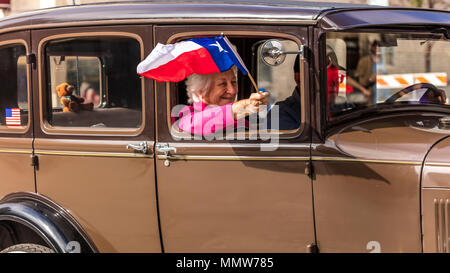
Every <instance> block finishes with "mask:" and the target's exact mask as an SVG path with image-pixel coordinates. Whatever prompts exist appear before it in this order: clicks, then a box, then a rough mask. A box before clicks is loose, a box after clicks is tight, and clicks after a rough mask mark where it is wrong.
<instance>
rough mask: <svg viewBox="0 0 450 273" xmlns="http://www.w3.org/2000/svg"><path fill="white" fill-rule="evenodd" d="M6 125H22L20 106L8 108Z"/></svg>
mask: <svg viewBox="0 0 450 273" xmlns="http://www.w3.org/2000/svg"><path fill="white" fill-rule="evenodd" d="M5 110H6V126H20V125H21V122H20V108H6V109H5Z"/></svg>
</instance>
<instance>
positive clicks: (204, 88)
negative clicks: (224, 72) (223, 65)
mask: <svg viewBox="0 0 450 273" xmlns="http://www.w3.org/2000/svg"><path fill="white" fill-rule="evenodd" d="M231 70H232V71H233V73H234V74H237V67H236V66H234V65H233V66H232V67H231ZM213 75H214V74H206V75H200V74H192V75H190V76H189V77H187V79H186V92H187V95H188V97H189V99H188V103H189V104H192V103H194V102H200V98H199V97H198V96H197V94H196V93H197V92H198V93H199V95H200V96H202V97H205V96H206V94H207V93H208V91H209V90H210V89H211V83H212V80H213Z"/></svg>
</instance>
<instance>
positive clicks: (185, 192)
mask: <svg viewBox="0 0 450 273" xmlns="http://www.w3.org/2000/svg"><path fill="white" fill-rule="evenodd" d="M282 30H283V31H282V33H280V28H277V27H270V26H264V27H249V26H242V25H239V26H213V25H209V26H183V27H171V26H158V27H156V33H155V37H156V40H155V43H162V44H168V43H174V42H177V41H181V40H185V39H188V38H195V37H204V36H216V35H221V33H225V34H226V36H227V37H228V38H229V39H230V41H231V42H232V43H233V44H234V45H235V46H236V48H237V50H238V51H240V52H239V54H240V55H241V57H242V58H243V59H244V62H245V63H246V64H247V66H248V67H249V69H251V70H252V71H253V72H252V73H254V76H255V77H256V76H258V79H257V82H258V85H259V86H260V87H263V86H264V84H265V83H266V84H268V82H269V83H270V84H272V85H270V84H269V85H266V86H264V87H267V89H268V90H270V92H272V91H274V92H273V93H274V94H280V93H277V92H276V91H277V88H278V91H279V90H282V89H285V90H284V91H286V92H285V93H286V96H289V95H290V94H291V93H293V91H292V90H293V88H294V87H293V86H294V85H295V81H294V79H293V78H294V77H293V71H292V66H293V64H294V60H295V55H294V56H291V57H289V58H288V59H289V61H287V62H286V63H285V64H284V66H283V65H282V66H280V67H284V69H286V71H287V72H285V70H280V71H278V72H277V73H278V74H277V73H275V72H274V71H272V70H271V69H272V68H271V67H265V68H263V67H262V66H260V60H259V55H258V53H257V52H258V49H259V48H260V46H261V44H262V43H263V42H264V41H266V40H269V39H282V40H284V41H288V42H287V43H288V44H293V48H294V49H296V50H299V46H300V45H301V44H302V43H305V42H306V37H307V35H306V34H307V32H306V28H293V27H285V28H282ZM284 31H285V32H286V33H289V35H288V34H284ZM252 48H253V50H252ZM252 53H254V54H252ZM252 55H253V56H254V58H253V59H252ZM255 57H258V58H255ZM250 64H251V66H250ZM299 66H300V67H299V68H300V69H301V75H302V80H303V82H302V84H301V87H300V89H301V91H300V92H301V93H300V94H301V96H300V97H299V98H298V101H297V102H296V105H297V106H296V107H298V108H296V110H297V111H299V112H301V117H300V116H299V117H298V119H299V120H298V123H299V124H300V126H298V128H295V129H294V130H284V131H283V130H281V131H282V134H281V138H280V139H279V141H278V139H277V140H274V139H270V140H267V139H266V140H265V141H264V140H262V139H260V138H259V137H256V138H252V139H249V138H250V137H249V132H248V130H247V131H246V130H243V131H241V132H242V133H243V135H241V136H243V137H242V138H240V139H239V140H237V139H236V138H235V137H236V133H235V132H233V130H232V133H231V135H228V137H230V138H227V139H228V140H224V139H222V140H220V137H219V138H218V139H209V140H208V139H207V138H205V137H203V138H202V137H201V136H200V138H198V136H196V137H195V138H194V136H192V135H190V134H188V133H186V132H180V129H179V128H176V126H175V125H174V124H175V123H174V120H176V119H177V118H178V115H177V114H175V115H173V111H174V109H176V108H177V107H178V109H180V107H183V105H187V104H188V103H187V97H186V91H185V86H184V83H183V82H180V83H178V84H173V83H172V84H168V83H156V90H157V92H156V93H157V107H156V108H157V113H158V116H157V120H158V121H157V123H158V128H157V143H156V147H157V148H156V151H157V152H156V153H157V155H156V172H157V179H158V199H159V213H160V218H161V230H162V240H163V244H164V249H165V251H166V252H305V251H309V250H310V248H308V246H310V245H312V244H314V242H315V240H314V224H313V208H312V187H311V181H310V179H309V177H308V176H307V175H305V166H306V164H307V162H309V159H310V157H309V152H310V145H309V141H310V138H309V132H310V131H309V128H308V127H307V126H306V124H307V120H309V108H308V105H309V104H307V103H305V101H308V99H309V96H308V94H307V93H306V92H305V90H306V88H307V86H308V79H307V77H305V75H304V73H305V71H308V64H307V62H305V61H304V60H302V61H301V64H300V65H299ZM250 67H252V68H250ZM253 68H254V69H253ZM238 78H239V80H238V81H239V86H240V87H239V88H240V91H239V93H240V95H239V96H240V98H242V97H245V96H248V95H249V93H250V92H248V93H247V94H244V92H245V91H249V90H250V88H251V83H250V81H249V80H248V77H242V75H240V76H238ZM285 82H289V83H290V84H291V85H290V86H289V87H281V86H284V85H283V84H284V83H285ZM294 92H295V91H294ZM280 100H282V99H281V98H280ZM300 103H301V111H300ZM300 119H301V122H300ZM178 133H181V136H178V135H177V134H178ZM264 145H268V147H271V148H273V149H270V150H269V151H268V150H265V149H264ZM266 148H267V147H266Z"/></svg>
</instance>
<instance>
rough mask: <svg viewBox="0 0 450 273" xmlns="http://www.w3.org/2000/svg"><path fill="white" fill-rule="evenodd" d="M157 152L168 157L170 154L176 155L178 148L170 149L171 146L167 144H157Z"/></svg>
mask: <svg viewBox="0 0 450 273" xmlns="http://www.w3.org/2000/svg"><path fill="white" fill-rule="evenodd" d="M156 151H158V152H160V153H164V155H166V156H168V155H169V153H170V152H173V153H176V152H177V148H175V147H170V146H169V144H167V143H164V144H156Z"/></svg>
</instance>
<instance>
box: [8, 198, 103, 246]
mask: <svg viewBox="0 0 450 273" xmlns="http://www.w3.org/2000/svg"><path fill="white" fill-rule="evenodd" d="M5 222H13V223H16V224H21V225H24V226H26V227H27V228H29V229H31V230H32V231H33V232H34V233H36V234H37V235H38V236H39V237H40V238H41V239H42V240H43V241H45V242H46V243H47V244H48V246H49V247H51V248H52V249H53V250H54V251H55V252H58V253H70V252H81V253H86V252H88V253H92V252H98V251H97V248H96V247H95V245H94V244H93V242H92V241H91V240H90V238H89V237H88V235H87V233H86V232H85V231H84V230H83V228H82V227H81V225H80V224H79V223H78V222H77V221H76V220H75V218H74V217H73V216H72V215H70V213H68V212H67V211H66V210H65V209H63V208H62V207H60V206H59V205H57V204H56V203H55V202H53V201H52V200H50V199H48V198H47V197H45V196H42V195H39V194H35V193H29V192H18V193H12V194H9V195H7V196H5V197H4V198H3V199H2V200H0V224H1V223H5Z"/></svg>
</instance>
